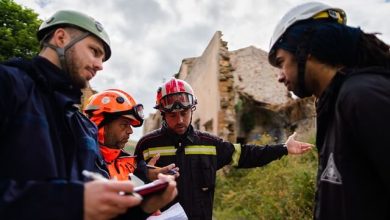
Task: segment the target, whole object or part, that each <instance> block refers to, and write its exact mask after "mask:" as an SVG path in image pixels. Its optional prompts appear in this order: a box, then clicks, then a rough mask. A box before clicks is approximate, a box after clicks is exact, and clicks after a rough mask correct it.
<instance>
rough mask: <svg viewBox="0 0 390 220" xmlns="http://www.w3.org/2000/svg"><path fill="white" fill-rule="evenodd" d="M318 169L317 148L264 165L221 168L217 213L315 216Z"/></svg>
mask: <svg viewBox="0 0 390 220" xmlns="http://www.w3.org/2000/svg"><path fill="white" fill-rule="evenodd" d="M263 136H265V137H267V136H266V135H263ZM269 141H271V139H269ZM271 142H272V141H271ZM316 170H317V152H316V151H315V150H312V151H311V152H309V153H307V154H305V155H302V156H287V157H284V158H282V159H281V160H278V161H273V162H272V163H270V164H268V165H266V166H265V167H261V168H253V169H231V170H230V171H229V172H228V173H227V174H226V173H223V172H221V171H218V178H217V189H216V194H215V201H214V202H215V203H214V212H213V213H214V217H215V218H216V219H223V220H225V219H228V220H229V219H237V220H239V219H267V220H268V219H312V210H313V200H314V192H315V175H316Z"/></svg>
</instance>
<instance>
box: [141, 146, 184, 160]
mask: <svg viewBox="0 0 390 220" xmlns="http://www.w3.org/2000/svg"><path fill="white" fill-rule="evenodd" d="M143 154H144V160H147V159H149V158H152V157H154V156H155V155H157V154H160V156H173V155H176V148H175V147H174V146H164V147H151V148H148V149H146V150H144V153H143Z"/></svg>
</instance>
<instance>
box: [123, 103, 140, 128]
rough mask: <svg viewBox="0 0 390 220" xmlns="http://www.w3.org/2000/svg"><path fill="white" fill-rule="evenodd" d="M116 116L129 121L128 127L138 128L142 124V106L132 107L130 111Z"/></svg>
mask: <svg viewBox="0 0 390 220" xmlns="http://www.w3.org/2000/svg"><path fill="white" fill-rule="evenodd" d="M118 114H120V115H121V116H123V117H126V118H128V119H130V125H131V126H133V127H140V126H142V124H143V122H144V106H143V105H142V104H138V105H136V106H134V107H133V108H132V109H131V110H130V111H126V112H120V113H118Z"/></svg>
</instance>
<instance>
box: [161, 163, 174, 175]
mask: <svg viewBox="0 0 390 220" xmlns="http://www.w3.org/2000/svg"><path fill="white" fill-rule="evenodd" d="M173 168H175V164H174V163H172V164H169V165H168V166H165V167H161V169H160V170H159V172H160V173H166V172H168V171H169V170H171V169H173Z"/></svg>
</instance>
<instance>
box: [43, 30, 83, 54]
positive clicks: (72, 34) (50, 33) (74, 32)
mask: <svg viewBox="0 0 390 220" xmlns="http://www.w3.org/2000/svg"><path fill="white" fill-rule="evenodd" d="M58 28H63V29H65V30H66V32H67V33H68V34H69V35H70V37H71V38H72V39H73V38H75V37H77V36H78V35H80V33H82V32H85V31H84V30H82V29H80V28H79V27H77V26H75V25H69V24H66V25H57V26H54V27H52V28H50V29H48V30H47V31H46V34H45V35H44V37H43V38H42V40H41V42H40V47H41V48H40V49H43V48H44V47H45V45H44V43H49V41H50V40H51V39H52V38H53V36H54V32H55V31H56V30H57V29H58Z"/></svg>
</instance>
